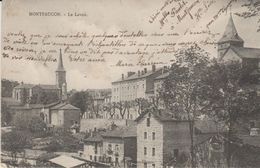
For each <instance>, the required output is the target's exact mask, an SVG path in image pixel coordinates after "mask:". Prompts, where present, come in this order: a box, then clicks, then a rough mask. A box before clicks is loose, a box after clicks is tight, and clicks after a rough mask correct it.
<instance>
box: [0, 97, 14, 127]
mask: <svg viewBox="0 0 260 168" xmlns="http://www.w3.org/2000/svg"><path fill="white" fill-rule="evenodd" d="M11 119H12V115H11V113H10V109H9V107H8V106H7V104H6V103H5V102H4V101H2V102H1V125H2V126H6V125H8V124H9V123H10V122H11Z"/></svg>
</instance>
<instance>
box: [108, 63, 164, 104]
mask: <svg viewBox="0 0 260 168" xmlns="http://www.w3.org/2000/svg"><path fill="white" fill-rule="evenodd" d="M162 72H163V68H158V69H156V66H155V65H152V69H151V70H149V71H148V70H147V68H144V70H142V71H140V70H139V71H138V72H137V73H135V72H128V73H127V75H126V76H125V75H124V74H122V77H121V78H120V79H119V80H117V81H114V82H112V102H123V101H133V100H135V99H137V98H145V99H149V97H151V96H153V92H154V79H155V78H156V77H158V76H159V75H161V74H162Z"/></svg>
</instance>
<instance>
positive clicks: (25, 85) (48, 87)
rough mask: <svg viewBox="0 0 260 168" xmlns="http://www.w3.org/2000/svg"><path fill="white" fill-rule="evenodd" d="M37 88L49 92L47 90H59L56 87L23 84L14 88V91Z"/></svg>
mask: <svg viewBox="0 0 260 168" xmlns="http://www.w3.org/2000/svg"><path fill="white" fill-rule="evenodd" d="M36 86H38V87H40V88H42V89H44V90H47V89H48V90H51V89H54V90H57V89H59V88H58V87H57V86H56V85H43V84H39V85H35V84H23V83H22V84H20V85H18V86H16V87H14V89H32V88H34V87H36Z"/></svg>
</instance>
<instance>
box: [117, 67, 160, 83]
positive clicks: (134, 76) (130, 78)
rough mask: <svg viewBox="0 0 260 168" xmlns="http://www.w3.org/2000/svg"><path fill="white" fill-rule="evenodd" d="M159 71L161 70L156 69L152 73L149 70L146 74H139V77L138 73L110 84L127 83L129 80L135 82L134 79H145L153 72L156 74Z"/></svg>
mask: <svg viewBox="0 0 260 168" xmlns="http://www.w3.org/2000/svg"><path fill="white" fill-rule="evenodd" d="M160 70H162V68H158V69H156V70H155V71H154V72H153V71H152V70H150V71H147V72H146V73H143V74H142V73H140V74H139V75H138V73H134V74H133V75H130V76H126V77H125V78H124V80H122V78H120V79H118V80H116V81H114V82H112V83H118V82H122V81H129V80H136V79H142V78H146V77H148V76H150V75H152V74H154V73H155V72H158V71H160Z"/></svg>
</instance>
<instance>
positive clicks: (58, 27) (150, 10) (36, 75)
mask: <svg viewBox="0 0 260 168" xmlns="http://www.w3.org/2000/svg"><path fill="white" fill-rule="evenodd" d="M198 1H200V2H209V1H210V0H198ZM165 2H170V1H169V0H168V1H167V0H109V1H108V0H88V1H86V0H73V1H71V0H45V1H40V0H8V1H4V4H3V8H2V9H3V13H2V16H3V17H2V27H1V28H2V37H3V36H6V34H7V33H9V32H19V31H23V32H25V33H40V34H46V33H48V34H51V35H55V34H57V33H73V32H78V31H81V32H87V33H89V34H96V33H102V32H111V33H113V32H118V31H120V30H127V31H137V30H143V31H144V32H148V33H152V32H159V33H162V32H163V33H173V32H177V33H180V34H181V35H180V36H178V37H168V38H144V39H142V40H144V41H146V42H148V41H149V42H163V41H167V42H171V41H172V42H182V41H189V40H192V39H194V38H195V39H196V38H198V39H204V38H206V37H207V35H205V36H204V35H202V36H189V35H183V33H184V32H183V31H184V30H186V29H187V28H188V29H189V30H191V31H200V30H204V29H205V27H206V26H205V25H206V24H207V23H208V22H209V20H210V19H212V17H213V16H214V15H215V14H216V13H217V12H218V11H219V9H220V8H222V7H223V6H225V5H226V4H227V3H228V2H229V1H228V0H211V2H212V4H213V5H212V6H210V7H209V9H208V10H207V11H206V12H205V13H204V14H203V16H202V18H201V19H200V20H199V21H196V20H195V19H191V18H189V17H186V18H188V19H184V21H183V22H181V23H180V24H178V25H177V24H175V22H174V21H171V18H169V19H168V23H165V25H164V26H163V27H161V26H160V24H159V21H158V19H157V20H155V21H154V22H153V23H150V22H149V20H150V17H151V16H152V15H153V14H155V13H156V12H157V11H158V10H159V9H160V8H161V7H162V6H163V5H164V4H165ZM192 2H196V1H195V0H190V1H189V3H192ZM242 2H244V1H242V0H237V1H236V2H234V3H233V4H232V7H231V8H230V9H229V12H225V13H222V14H221V15H220V16H219V17H218V18H217V19H216V21H215V22H214V23H212V24H211V26H210V27H209V29H208V30H210V31H211V32H212V33H216V34H217V35H216V37H215V38H214V39H215V40H217V39H219V38H220V37H221V35H222V33H223V31H224V29H225V26H226V24H227V21H228V19H229V16H230V12H232V13H236V12H240V11H243V10H244V8H243V7H241V4H242ZM174 5H175V6H174ZM174 7H176V8H177V6H176V4H174V3H172V4H169V5H168V6H167V7H166V8H169V9H172V8H174ZM39 11H48V12H61V13H64V14H66V13H68V12H70V13H75V12H77V13H85V14H86V15H87V16H84V17H68V16H60V17H50V16H49V17H32V16H29V14H28V13H29V12H39ZM233 19H234V22H235V25H236V28H237V31H238V33H239V35H240V37H242V38H243V39H244V41H245V46H247V47H256V48H260V43H259V39H260V34H259V33H257V32H256V27H257V24H258V23H257V21H258V19H256V17H253V18H249V19H244V18H241V17H238V16H236V15H233ZM171 26H175V28H174V30H172V29H171ZM3 44H4V43H3ZM3 46H4V45H3ZM202 47H204V48H205V50H206V51H208V52H209V53H210V56H211V57H215V56H216V55H217V52H216V50H217V49H216V46H214V45H211V46H202ZM63 49H64V48H62V50H63ZM172 55H173V54H170V55H168V56H165V57H164V56H162V57H160V58H159V57H158V60H159V59H167V60H168V59H170V58H171V57H172ZM54 56H55V57H58V54H56V55H54ZM125 59H126V61H127V59H129V60H130V59H137V58H130V57H129V58H125ZM63 60H64V66H65V69H66V71H67V83H68V84H67V85H68V89H69V90H70V89H76V90H85V89H89V88H95V89H98V88H109V87H111V82H112V81H114V80H117V79H118V78H120V77H121V74H122V73H126V72H127V71H129V70H132V71H137V70H138V69H143V68H144V67H140V66H134V67H114V66H111V65H113V64H114V63H115V62H117V61H118V60H119V57H118V56H117V55H113V56H110V57H109V59H108V61H107V62H106V63H98V64H93V63H86V62H85V63H75V62H70V61H69V59H68V56H67V55H63ZM56 68H57V63H47V64H44V63H42V62H32V61H24V60H23V61H21V60H19V61H14V60H10V59H4V58H2V65H1V72H2V74H1V75H2V78H6V79H10V80H16V81H19V82H21V81H23V82H24V83H33V84H39V83H42V84H54V83H55V73H54V72H55V70H56ZM147 68H148V69H150V68H151V67H150V66H148V67H147Z"/></svg>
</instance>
